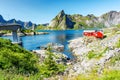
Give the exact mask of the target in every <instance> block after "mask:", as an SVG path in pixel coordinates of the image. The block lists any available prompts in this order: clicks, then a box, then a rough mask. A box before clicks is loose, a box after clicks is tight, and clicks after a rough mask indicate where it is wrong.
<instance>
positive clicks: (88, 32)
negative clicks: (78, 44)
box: [83, 30, 104, 38]
mask: <svg viewBox="0 0 120 80" xmlns="http://www.w3.org/2000/svg"><path fill="white" fill-rule="evenodd" d="M83 35H84V36H94V37H96V38H103V37H104V35H103V32H102V31H100V30H99V31H98V30H84V32H83Z"/></svg>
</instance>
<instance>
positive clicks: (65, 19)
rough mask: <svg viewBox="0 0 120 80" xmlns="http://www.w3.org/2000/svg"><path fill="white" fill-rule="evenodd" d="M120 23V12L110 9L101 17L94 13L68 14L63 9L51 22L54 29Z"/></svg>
mask: <svg viewBox="0 0 120 80" xmlns="http://www.w3.org/2000/svg"><path fill="white" fill-rule="evenodd" d="M118 24H120V12H117V11H110V12H108V13H105V14H103V15H101V16H99V17H97V16H94V15H93V14H88V15H87V16H83V15H80V14H74V15H68V14H65V12H64V10H62V11H61V12H60V13H59V14H58V15H57V16H56V17H55V18H54V19H52V21H51V22H50V24H49V27H51V28H52V29H63V30H64V29H84V28H95V27H99V28H101V27H111V26H115V25H118Z"/></svg>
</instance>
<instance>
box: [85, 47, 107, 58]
mask: <svg viewBox="0 0 120 80" xmlns="http://www.w3.org/2000/svg"><path fill="white" fill-rule="evenodd" d="M107 50H108V47H106V48H105V49H104V50H102V51H101V52H100V53H97V51H94V50H92V51H89V52H88V54H87V57H88V59H92V58H100V57H102V55H103V54H104V53H105V52H106V51H107Z"/></svg>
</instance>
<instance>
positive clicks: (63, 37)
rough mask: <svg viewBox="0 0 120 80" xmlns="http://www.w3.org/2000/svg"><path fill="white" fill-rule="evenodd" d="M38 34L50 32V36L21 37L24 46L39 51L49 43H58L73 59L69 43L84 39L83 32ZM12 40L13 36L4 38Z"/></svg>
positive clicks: (52, 31)
mask: <svg viewBox="0 0 120 80" xmlns="http://www.w3.org/2000/svg"><path fill="white" fill-rule="evenodd" d="M38 32H48V33H49V34H43V35H33V36H23V37H21V40H22V43H23V44H22V45H23V47H24V48H25V49H27V50H37V49H39V47H40V46H45V45H47V44H48V43H58V44H61V45H64V52H63V53H64V54H66V55H67V56H68V57H70V58H72V57H73V56H72V54H71V52H70V51H69V48H68V41H69V40H72V39H75V38H78V37H82V33H83V30H39V31H38ZM3 38H8V39H11V40H12V37H11V36H7V37H3Z"/></svg>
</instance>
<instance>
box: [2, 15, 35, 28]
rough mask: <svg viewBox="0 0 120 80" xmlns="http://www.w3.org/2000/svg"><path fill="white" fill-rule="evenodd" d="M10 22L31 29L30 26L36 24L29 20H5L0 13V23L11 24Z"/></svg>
mask: <svg viewBox="0 0 120 80" xmlns="http://www.w3.org/2000/svg"><path fill="white" fill-rule="evenodd" d="M12 23H17V24H20V25H21V26H22V28H25V29H32V27H34V26H36V24H34V23H32V22H31V21H29V22H24V21H21V20H16V19H10V20H8V21H7V20H5V19H4V18H3V17H2V15H0V24H12Z"/></svg>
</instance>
